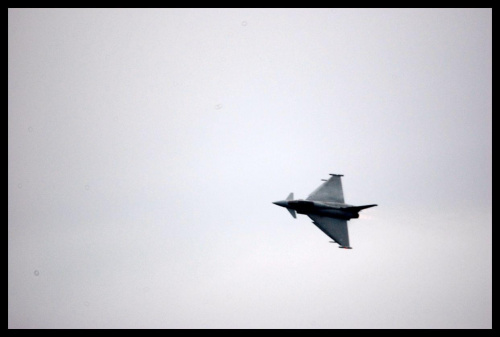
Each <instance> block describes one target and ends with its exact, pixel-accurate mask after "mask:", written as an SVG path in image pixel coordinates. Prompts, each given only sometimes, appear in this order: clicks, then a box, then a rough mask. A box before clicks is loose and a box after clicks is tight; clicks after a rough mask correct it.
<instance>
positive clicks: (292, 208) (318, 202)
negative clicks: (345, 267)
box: [273, 174, 377, 249]
mask: <svg viewBox="0 0 500 337" xmlns="http://www.w3.org/2000/svg"><path fill="white" fill-rule="evenodd" d="M330 175H331V178H330V179H328V180H324V181H325V182H324V183H323V184H321V185H320V186H319V187H318V188H317V189H315V190H314V191H313V192H312V193H311V194H309V196H308V197H307V198H306V199H305V200H302V199H297V200H294V199H293V193H290V195H288V197H287V198H286V200H281V201H276V202H273V204H275V205H278V206H281V207H285V208H286V209H287V210H288V211H289V212H290V214H291V215H292V216H293V217H294V218H297V216H296V215H295V212H297V213H299V214H305V215H307V216H308V217H310V218H311V219H312V221H313V223H314V224H315V225H316V226H317V227H318V228H319V229H321V230H322V231H323V232H324V233H325V234H326V235H328V236H329V237H330V238H332V239H333V241H334V242H336V243H338V244H339V248H346V249H352V247H350V246H349V232H348V230H347V221H349V220H350V219H355V218H359V212H360V211H361V210H363V209H365V208H370V207H374V206H377V205H375V204H373V205H364V206H353V205H348V204H346V203H344V192H343V191H342V181H341V180H340V177H342V176H343V175H342V174H330Z"/></svg>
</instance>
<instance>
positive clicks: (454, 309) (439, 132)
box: [8, 9, 492, 328]
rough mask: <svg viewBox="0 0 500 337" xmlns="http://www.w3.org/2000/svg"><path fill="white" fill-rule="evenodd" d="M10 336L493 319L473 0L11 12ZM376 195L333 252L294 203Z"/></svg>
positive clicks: (487, 26)
mask: <svg viewBox="0 0 500 337" xmlns="http://www.w3.org/2000/svg"><path fill="white" fill-rule="evenodd" d="M8 34H9V48H8V57H9V64H8V69H9V70H8V83H9V89H8V99H9V109H8V132H9V134H8V140H9V144H8V212H9V214H8V222H9V224H8V239H9V248H8V252H9V257H8V261H9V278H8V283H9V284H8V286H9V289H8V300H9V301H8V302H9V303H8V309H9V315H8V316H9V317H8V321H9V323H8V324H9V327H10V328H491V327H492V298H491V297H492V257H491V255H492V237H491V234H492V227H491V224H492V186H491V184H492V10H491V9H464V10H462V9H458V10H457V9H443V10H436V9H433V10H414V9H403V10H359V9H355V10H349V9H339V10H332V9H330V10H328V9H315V10H307V9H294V10H283V9H281V10H270V9H265V10H258V9H255V10H248V9H246V10H243V9H231V10H224V9H214V10H210V9H205V10H183V9H176V10H172V9H163V10H143V9H140V10H133V9H120V10H115V9H113V10H94V9H83V10H82V9H9V32H8ZM328 173H342V174H344V175H345V176H344V178H343V185H344V194H345V198H346V202H347V203H350V204H354V205H362V204H370V203H376V204H378V205H379V206H378V207H376V208H372V209H369V210H365V211H364V212H363V213H362V216H361V218H360V219H357V220H353V221H351V222H350V223H349V231H350V239H351V246H353V247H354V249H353V250H350V251H347V250H340V249H337V245H332V244H330V243H329V242H328V241H330V239H329V238H328V237H327V236H325V235H324V234H323V233H322V232H321V231H319V230H318V229H317V228H316V227H315V226H314V225H313V224H312V222H311V221H310V219H309V218H307V217H305V216H299V217H298V219H297V220H294V219H293V218H292V217H290V214H288V212H286V210H284V209H282V208H280V207H277V206H275V205H273V204H272V203H271V202H272V201H276V200H280V199H284V198H285V197H286V196H287V195H288V193H290V192H294V193H295V196H296V197H298V198H305V197H306V196H307V195H308V194H309V193H310V192H311V191H312V190H313V189H315V188H316V187H317V186H318V185H319V184H320V183H321V181H320V179H321V178H326V177H328Z"/></svg>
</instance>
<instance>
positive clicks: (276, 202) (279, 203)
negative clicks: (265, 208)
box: [273, 200, 288, 207]
mask: <svg viewBox="0 0 500 337" xmlns="http://www.w3.org/2000/svg"><path fill="white" fill-rule="evenodd" d="M273 204H275V205H278V206H281V207H286V206H287V204H288V203H287V202H286V201H285V200H281V201H275V202H273Z"/></svg>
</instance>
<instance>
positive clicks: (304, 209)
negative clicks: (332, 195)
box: [274, 200, 359, 220]
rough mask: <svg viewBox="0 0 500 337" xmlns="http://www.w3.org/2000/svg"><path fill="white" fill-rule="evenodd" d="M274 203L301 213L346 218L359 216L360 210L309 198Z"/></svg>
mask: <svg viewBox="0 0 500 337" xmlns="http://www.w3.org/2000/svg"><path fill="white" fill-rule="evenodd" d="M274 204H275V205H278V206H282V207H286V208H290V209H293V210H295V211H296V212H297V213H299V214H316V215H319V216H326V217H330V218H337V219H344V220H350V219H353V218H359V214H358V212H353V211H349V210H348V208H349V207H351V205H347V204H339V203H324V202H318V201H308V200H288V201H287V200H282V201H277V202H275V203H274ZM346 208H347V209H346Z"/></svg>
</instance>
